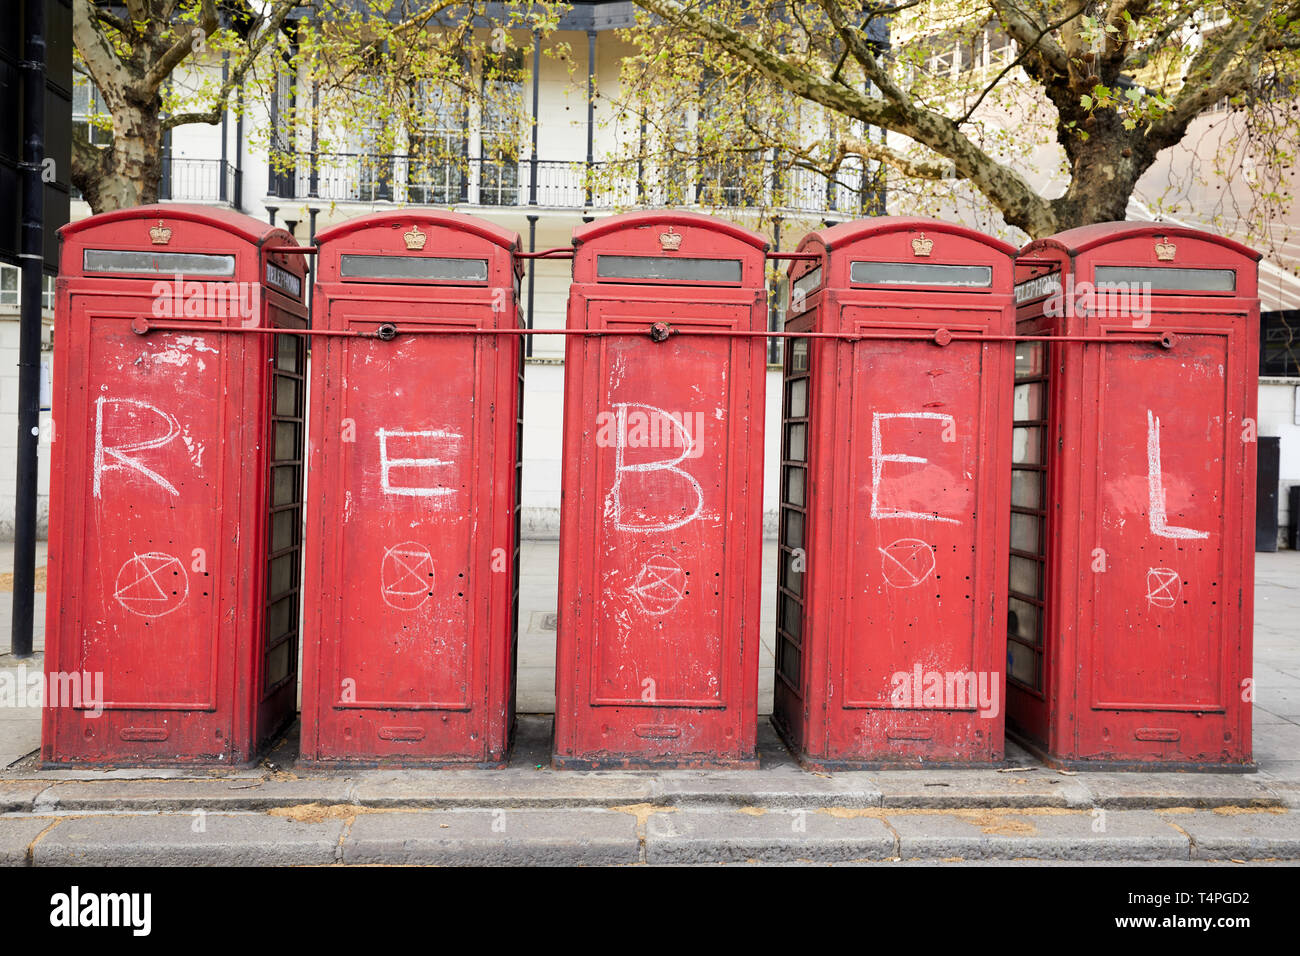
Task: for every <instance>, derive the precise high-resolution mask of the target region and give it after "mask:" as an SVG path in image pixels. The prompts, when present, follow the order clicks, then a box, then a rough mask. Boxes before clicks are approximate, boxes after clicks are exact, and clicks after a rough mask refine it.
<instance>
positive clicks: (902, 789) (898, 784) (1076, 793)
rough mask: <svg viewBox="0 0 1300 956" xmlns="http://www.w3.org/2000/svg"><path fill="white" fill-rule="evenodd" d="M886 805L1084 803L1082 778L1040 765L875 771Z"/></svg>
mask: <svg viewBox="0 0 1300 956" xmlns="http://www.w3.org/2000/svg"><path fill="white" fill-rule="evenodd" d="M871 779H872V780H873V781H874V782H875V784H876V786H877V787H879V788H880V792H881V806H884V807H920V808H944V807H1086V806H1089V805H1090V803H1091V799H1090V795H1089V793H1088V790H1087V788H1086V786H1085V785H1084V784H1083V783H1082V781H1081V780H1080V776H1066V775H1063V774H1059V773H1057V772H1056V771H1054V770H1052V769H1050V768H1048V767H1045V766H1043V765H1042V764H1038V765H1037V766H1030V767H1017V766H1012V767H1010V768H1008V769H1007V770H1006V772H999V771H997V770H881V771H875V772H873V773H872V774H871Z"/></svg>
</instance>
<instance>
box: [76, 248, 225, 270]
mask: <svg viewBox="0 0 1300 956" xmlns="http://www.w3.org/2000/svg"><path fill="white" fill-rule="evenodd" d="M81 264H82V267H83V268H84V269H85V270H86V271H87V272H148V273H155V274H157V273H165V274H166V275H181V276H233V275H234V274H235V257H234V256H216V255H209V254H206V253H201V252H146V251H134V250H127V249H87V250H86V251H85V252H84V253H83V254H82V257H81Z"/></svg>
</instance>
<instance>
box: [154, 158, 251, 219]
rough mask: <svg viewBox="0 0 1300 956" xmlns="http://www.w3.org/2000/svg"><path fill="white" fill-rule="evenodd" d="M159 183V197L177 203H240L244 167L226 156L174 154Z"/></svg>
mask: <svg viewBox="0 0 1300 956" xmlns="http://www.w3.org/2000/svg"><path fill="white" fill-rule="evenodd" d="M168 163H169V165H168V167H167V168H166V171H165V172H164V175H163V178H162V182H161V183H160V184H159V190H158V198H159V199H162V200H171V201H174V202H220V203H228V204H230V205H232V206H235V207H236V208H238V207H239V206H240V205H241V199H242V196H241V195H240V193H241V179H242V175H241V170H240V169H238V168H237V167H235V166H232V165H230V163H228V162H226V161H225V160H224V159H183V158H180V157H175V156H174V157H172V158H171V159H170V160H169V161H168Z"/></svg>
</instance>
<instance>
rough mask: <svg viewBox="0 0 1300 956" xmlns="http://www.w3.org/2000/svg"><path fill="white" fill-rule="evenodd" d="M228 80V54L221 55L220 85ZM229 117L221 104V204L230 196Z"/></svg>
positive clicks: (219, 187)
mask: <svg viewBox="0 0 1300 956" xmlns="http://www.w3.org/2000/svg"><path fill="white" fill-rule="evenodd" d="M229 78H230V52H229V51H227V52H225V53H223V54H221V85H222V86H223V87H224V86H225V85H226V80H228V79H229ZM229 117H230V110H229V109H227V108H226V104H225V103H222V104H221V166H220V167H218V169H217V198H218V199H220V200H221V201H222V202H229V201H230V195H229V193H228V192H227V190H226V170H227V169H229V168H230V153H229V143H230V134H229V129H228V127H227V125H226V121H227V120H228V119H229Z"/></svg>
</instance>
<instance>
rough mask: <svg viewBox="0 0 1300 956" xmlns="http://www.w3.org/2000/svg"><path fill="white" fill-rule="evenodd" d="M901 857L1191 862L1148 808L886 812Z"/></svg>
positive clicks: (1182, 844) (1178, 839)
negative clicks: (894, 833) (896, 835)
mask: <svg viewBox="0 0 1300 956" xmlns="http://www.w3.org/2000/svg"><path fill="white" fill-rule="evenodd" d="M885 819H886V821H887V822H888V824H889V826H890V827H892V828H893V830H894V831H895V832H896V833H897V834H898V855H899V856H900V857H902V858H903V859H904V860H908V859H913V858H919V859H929V860H934V859H940V860H942V859H964V860H987V859H1003V860H1008V859H1039V860H1077V861H1093V860H1186V859H1188V858H1189V857H1190V845H1189V840H1188V838H1187V837H1186V836H1184V835H1183V834H1182V833H1179V832H1178V831H1177V830H1176V829H1174V828H1173V827H1172V826H1170V825H1169V824H1168V823H1167V822H1166V821H1165V820H1163V819H1161V817H1160V816H1158V815H1157V814H1156V813H1154V812H1152V811H1150V810H1102V809H1098V810H1096V811H1095V812H1094V811H1078V810H1068V811H1063V812H1062V811H1057V812H1051V811H1047V812H1034V811H1032V810H1009V811H990V810H984V811H980V810H972V811H968V812H964V813H943V812H921V813H910V814H900V813H887V814H886V817H885Z"/></svg>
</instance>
